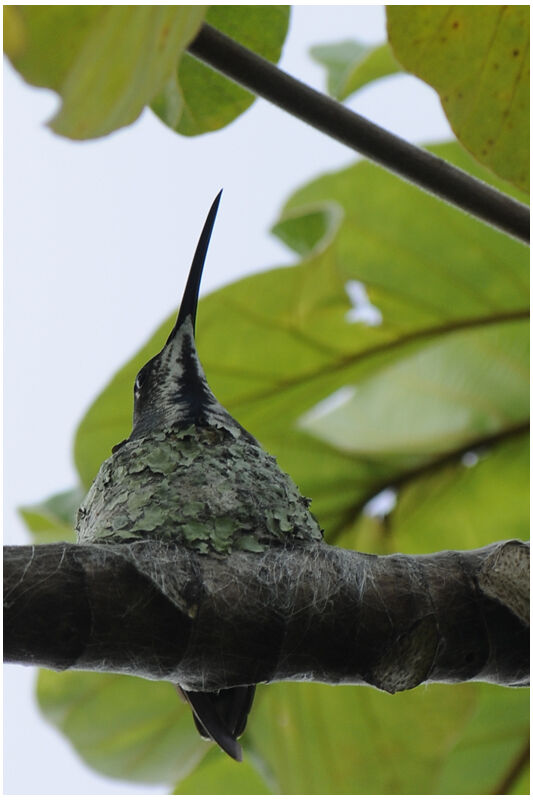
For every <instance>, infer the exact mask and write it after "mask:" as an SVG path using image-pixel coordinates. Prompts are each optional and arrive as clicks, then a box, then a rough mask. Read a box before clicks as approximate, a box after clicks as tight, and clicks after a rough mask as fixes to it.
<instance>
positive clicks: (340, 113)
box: [188, 24, 529, 243]
mask: <svg viewBox="0 0 533 800" xmlns="http://www.w3.org/2000/svg"><path fill="white" fill-rule="evenodd" d="M188 51H189V53H190V54H191V55H193V56H194V57H195V58H198V59H199V60H201V61H204V62H205V63H206V64H208V65H209V66H211V67H213V68H214V69H216V70H218V71H219V72H221V73H222V74H223V75H225V76H226V77H227V78H230V79H231V80H233V81H235V82H236V83H238V84H239V85H241V86H244V87H245V88H246V89H249V90H250V91H251V92H253V93H254V94H256V95H258V96H259V97H263V98H265V99H266V100H269V101H270V102H271V103H274V104H275V105H277V106H279V107H280V108H282V109H284V110H285V111H288V112H289V114H292V116H295V117H298V118H299V119H301V120H302V121H303V122H307V123H308V124H309V125H311V126H313V127H314V128H317V130H320V131H322V132H323V133H325V134H327V135H328V136H331V137H332V138H333V139H336V140H337V141H339V142H341V143H342V144H345V145H347V146H348V147H350V148H352V149H353V150H357V151H358V152H359V153H362V155H364V156H366V157H367V158H369V159H371V160H372V161H375V162H377V163H378V164H380V165H381V166H383V167H386V168H387V169H388V170H390V171H392V172H394V173H396V174H397V175H399V176H400V177H401V178H404V179H406V180H408V181H411V182H413V183H415V184H416V185H417V186H419V187H420V188H422V189H424V190H425V191H427V192H430V193H431V194H434V195H436V196H437V197H440V198H441V199H442V200H445V201H446V202H448V203H451V204H452V205H454V206H457V207H458V208H461V209H462V210H463V211H467V212H468V213H470V214H472V215H473V216H475V217H478V218H479V219H481V220H483V221H484V222H487V223H488V224H489V225H493V226H495V227H496V228H500V229H501V230H502V231H505V232H506V233H508V234H510V235H511V236H515V237H516V238H517V239H520V240H521V241H523V242H526V243H528V242H529V209H528V207H527V206H525V205H523V204H522V203H519V202H517V201H516V200H514V199H512V198H511V197H509V196H507V195H505V194H502V193H501V192H498V191H497V190H496V189H493V188H492V187H491V186H488V185H487V184H486V183H483V182H482V181H479V180H477V179H476V178H473V177H472V176H470V175H468V174H467V173H465V172H463V171H462V170H460V169H458V168H457V167H454V166H452V165H451V164H449V163H447V162H446V161H443V160H442V159H440V158H437V156H434V155H433V154H432V153H429V152H428V151H427V150H423V149H421V148H419V147H415V146H414V145H412V144H409V143H408V142H406V141H404V140H403V139H400V138H399V137H398V136H394V135H393V134H392V133H389V132H388V131H386V130H384V129H383V128H380V127H379V126H378V125H375V124H373V123H372V122H369V121H368V120H366V119H365V118H364V117H361V116H360V115H359V114H356V113H355V112H353V111H350V110H349V109H348V108H345V106H343V105H342V104H341V103H337V102H336V101H335V100H332V99H331V98H329V97H326V96H325V95H323V94H321V93H320V92H317V91H315V90H314V89H312V88H311V87H309V86H306V84H304V83H301V82H300V81H298V80H296V79H295V78H293V77H291V76H290V75H287V74H286V73H284V72H283V71H282V70H280V69H279V68H278V67H276V66H275V65H274V64H271V63H270V62H269V61H267V60H266V59H264V58H262V57H261V56H259V55H257V54H256V53H254V52H252V51H251V50H248V49H247V48H246V47H243V46H242V45H240V44H238V43H237V42H235V41H234V40H233V39H230V38H229V37H228V36H225V35H224V34H223V33H221V32H220V31H218V30H216V29H215V28H212V27H211V26H210V25H207V24H204V25H203V26H202V27H201V29H200V32H199V33H198V35H197V36H196V38H195V39H194V40H193V41H192V42H191V44H190V45H189V47H188Z"/></svg>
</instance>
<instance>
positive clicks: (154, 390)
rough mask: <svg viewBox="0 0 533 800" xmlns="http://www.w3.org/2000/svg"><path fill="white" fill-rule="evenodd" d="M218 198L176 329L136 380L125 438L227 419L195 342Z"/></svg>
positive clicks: (207, 224) (140, 371) (202, 234)
mask: <svg viewBox="0 0 533 800" xmlns="http://www.w3.org/2000/svg"><path fill="white" fill-rule="evenodd" d="M221 194H222V191H220V192H219V194H218V195H217V196H216V198H215V200H214V202H213V205H212V206H211V209H210V211H209V214H208V215H207V219H206V221H205V224H204V227H203V230H202V233H201V236H200V239H199V241H198V245H197V247H196V252H195V254H194V258H193V261H192V265H191V268H190V271H189V277H188V279H187V285H186V287H185V292H184V294H183V299H182V301H181V305H180V310H179V314H178V318H177V320H176V324H175V325H174V327H173V329H172V331H171V333H170V336H169V337H168V339H167V342H166V344H165V346H164V347H163V349H162V350H161V352H159V353H158V354H157V355H156V356H154V357H153V358H151V359H150V361H148V363H146V364H145V365H144V367H142V369H140V370H139V372H138V374H137V377H136V379H135V386H134V408H133V430H132V432H131V435H130V439H138V438H141V437H143V436H146V435H147V434H149V433H151V432H154V431H157V430H161V429H163V428H169V427H172V426H175V425H179V426H180V427H186V426H188V425H190V424H193V423H200V424H207V425H209V424H211V423H212V422H213V421H214V420H215V419H216V418H217V417H220V416H221V414H223V415H226V416H227V417H229V414H228V412H227V411H225V410H224V409H223V407H222V406H221V405H220V404H219V403H218V401H217V400H216V398H215V396H214V395H213V393H212V392H211V389H210V388H209V386H208V384H207V380H206V377H205V373H204V371H203V368H202V365H201V364H200V360H199V358H198V354H197V351H196V343H195V338H194V333H195V323H196V308H197V305H198V294H199V291H200V281H201V278H202V270H203V266H204V262H205V257H206V254H207V248H208V246H209V240H210V238H211V233H212V230H213V226H214V224H215V218H216V215H217V211H218V205H219V203H220V197H221Z"/></svg>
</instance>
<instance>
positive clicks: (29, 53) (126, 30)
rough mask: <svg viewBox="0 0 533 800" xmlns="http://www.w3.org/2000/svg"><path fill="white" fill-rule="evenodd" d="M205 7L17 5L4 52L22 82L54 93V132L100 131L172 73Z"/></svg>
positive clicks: (135, 111) (136, 108) (129, 118)
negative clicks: (57, 99)
mask: <svg viewBox="0 0 533 800" xmlns="http://www.w3.org/2000/svg"><path fill="white" fill-rule="evenodd" d="M205 8H206V7H205V6H17V7H16V9H15V10H14V12H13V15H14V17H15V18H16V20H17V25H18V31H19V33H18V37H17V41H14V37H13V36H12V37H10V40H9V41H8V51H7V52H8V55H9V57H10V58H11V60H12V62H13V65H14V66H15V68H16V69H18V71H19V72H20V73H21V74H22V75H23V77H24V78H25V79H26V80H27V81H28V82H30V83H33V84H35V85H37V86H47V87H49V88H51V89H55V90H56V91H57V92H59V94H60V95H61V97H62V101H63V103H62V106H61V109H60V110H59V112H58V114H57V115H56V116H55V117H54V119H53V120H52V121H51V123H50V124H51V127H52V128H53V129H54V130H55V131H56V132H57V133H61V134H62V135H64V136H68V137H70V138H73V139H87V138H92V137H96V136H103V135H105V134H107V133H110V132H111V131H114V130H116V129H117V128H121V127H123V126H124V125H129V124H130V123H131V122H133V121H134V120H135V119H137V117H138V116H139V115H140V113H141V111H142V110H143V108H144V107H145V106H146V105H148V104H149V103H150V102H151V100H152V99H153V98H154V97H155V96H156V95H157V94H158V93H159V92H160V91H161V89H162V87H163V86H164V84H165V82H166V81H167V80H168V79H169V77H170V76H171V75H175V73H176V70H177V65H178V62H179V59H180V56H181V55H182V53H183V52H184V50H185V48H186V46H187V45H188V43H189V42H190V41H191V39H192V38H193V37H194V35H195V34H196V32H197V30H198V28H199V26H200V24H201V23H202V20H203V17H204V13H205ZM12 27H13V26H12ZM21 42H22V44H21Z"/></svg>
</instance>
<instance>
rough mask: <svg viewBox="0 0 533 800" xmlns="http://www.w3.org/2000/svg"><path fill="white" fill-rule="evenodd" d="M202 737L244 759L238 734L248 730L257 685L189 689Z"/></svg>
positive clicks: (185, 694) (185, 693)
mask: <svg viewBox="0 0 533 800" xmlns="http://www.w3.org/2000/svg"><path fill="white" fill-rule="evenodd" d="M180 691H181V693H182V694H183V695H184V697H185V699H186V700H187V701H188V703H189V705H190V706H191V708H192V710H193V716H194V722H195V725H196V728H197V729H198V732H199V734H200V736H202V738H204V739H210V740H212V741H213V742H216V743H217V744H218V745H219V747H221V748H222V750H224V752H225V753H227V754H228V755H229V756H231V757H232V758H234V759H235V760H236V761H242V750H241V746H240V744H239V743H238V741H237V739H238V737H239V736H240V735H241V734H242V733H243V732H244V729H245V727H246V721H247V719H248V713H249V711H250V708H251V707H252V702H253V699H254V694H255V686H235V687H232V688H231V689H221V690H220V691H219V692H186V691H184V690H183V689H180Z"/></svg>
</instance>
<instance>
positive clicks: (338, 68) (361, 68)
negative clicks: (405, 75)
mask: <svg viewBox="0 0 533 800" xmlns="http://www.w3.org/2000/svg"><path fill="white" fill-rule="evenodd" d="M310 52H311V55H312V57H313V58H314V59H315V61H318V63H319V64H323V65H324V66H325V67H326V69H327V74H328V92H329V94H330V95H331V96H332V97H335V98H336V99H337V100H345V99H346V98H347V97H349V96H350V95H351V94H353V93H354V92H356V91H357V90H358V89H361V88H362V87H363V86H366V85H367V84H369V83H371V82H372V81H376V80H378V79H379V78H385V77H386V76H388V75H393V74H394V73H396V72H401V67H400V65H399V64H398V62H397V61H396V59H395V58H394V56H393V54H392V50H391V48H390V45H389V44H388V43H385V44H382V45H378V46H377V47H372V46H368V45H364V44H361V43H360V42H356V41H354V40H353V39H348V40H346V41H345V42H338V43H336V44H321V45H316V46H315V47H312V48H311V51H310Z"/></svg>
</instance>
